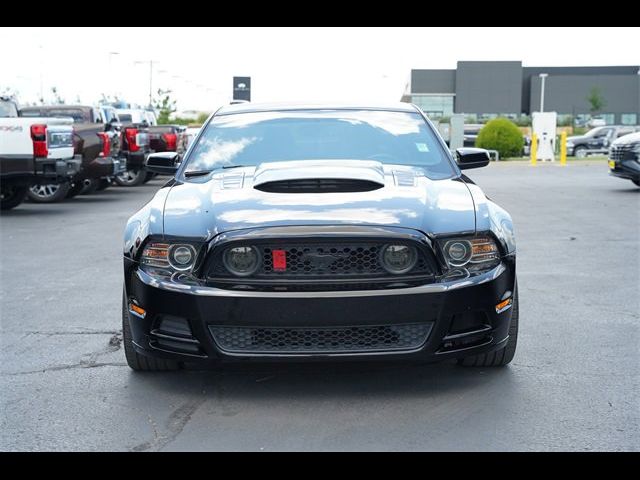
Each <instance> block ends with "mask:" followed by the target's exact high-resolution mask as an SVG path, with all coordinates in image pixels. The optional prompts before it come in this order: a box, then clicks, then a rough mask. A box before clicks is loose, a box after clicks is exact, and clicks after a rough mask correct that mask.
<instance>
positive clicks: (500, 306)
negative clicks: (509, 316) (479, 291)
mask: <svg viewBox="0 0 640 480" xmlns="http://www.w3.org/2000/svg"><path fill="white" fill-rule="evenodd" d="M512 303H513V299H512V298H507V299H506V300H504V301H502V302H500V303H499V304H497V305H496V313H502V312H504V311H505V310H507V309H508V308H509V307H510V306H511V304H512Z"/></svg>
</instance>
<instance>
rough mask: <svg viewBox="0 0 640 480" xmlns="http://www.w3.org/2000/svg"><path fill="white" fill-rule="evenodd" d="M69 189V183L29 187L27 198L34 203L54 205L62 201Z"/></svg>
mask: <svg viewBox="0 0 640 480" xmlns="http://www.w3.org/2000/svg"><path fill="white" fill-rule="evenodd" d="M69 189H70V186H69V182H65V183H48V184H41V185H33V186H31V187H29V191H28V192H27V196H28V197H29V200H31V201H32V202H35V203H55V202H60V201H62V200H64V199H65V198H66V197H67V193H69Z"/></svg>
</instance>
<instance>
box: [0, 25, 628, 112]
mask: <svg viewBox="0 0 640 480" xmlns="http://www.w3.org/2000/svg"><path fill="white" fill-rule="evenodd" d="M590 39H597V41H591V40H590ZM638 44H640V28H637V27H633V28H632V27H629V28H619V27H615V28H613V27H612V28H610V27H597V28H587V27H585V28H581V27H576V28H567V27H557V28H549V27H546V28H545V29H544V30H540V29H539V28H522V27H514V28H490V29H489V28H468V27H465V28H460V29H458V28H455V27H444V28H432V27H429V28H346V27H345V28H306V27H305V28H266V27H263V28H233V27H229V28H183V27H163V28H132V27H118V28H113V27H111V28H106V27H105V28H94V27H92V28H53V27H52V28H42V27H37V28H35V27H34V28H28V27H15V28H3V29H2V31H0V45H1V47H0V59H1V60H0V89H1V88H3V87H6V86H9V87H12V88H14V89H16V90H18V92H19V93H20V99H21V100H22V101H32V100H35V99H36V98H37V97H38V95H39V90H40V77H41V75H42V85H43V90H44V93H45V97H50V96H51V95H50V88H51V87H52V86H56V87H57V88H58V90H59V91H60V92H61V94H62V96H64V97H65V98H66V99H67V100H68V101H75V99H76V96H79V97H80V99H81V100H82V101H83V102H94V101H97V100H98V99H99V97H100V93H107V94H109V93H115V92H118V91H119V92H120V93H122V94H123V95H124V97H125V98H126V99H128V100H130V101H134V102H141V103H144V102H146V101H147V100H148V91H149V73H148V72H149V65H148V63H147V64H146V65H145V64H140V65H134V63H133V62H134V61H135V60H149V59H153V60H157V61H158V63H156V65H155V68H154V86H153V88H154V90H155V89H157V87H163V88H172V89H173V90H174V92H175V97H176V98H177V100H178V102H179V104H178V107H179V109H213V108H214V107H215V106H217V105H220V104H222V103H226V102H228V101H229V99H230V98H231V93H232V91H231V90H232V77H233V76H234V75H248V76H251V77H252V97H253V100H254V101H281V100H301V101H329V100H334V101H365V100H372V99H374V100H377V101H382V102H387V101H396V100H399V98H400V95H401V94H402V92H403V90H404V86H405V84H406V82H407V80H408V78H409V72H410V70H411V68H455V65H456V61H458V60H522V61H523V62H524V64H525V65H530V66H536V65H540V66H561V65H634V64H638V57H637V55H636V52H635V50H634V49H632V48H631V49H629V48H620V46H621V45H638ZM39 45H41V46H42V47H41V48H39ZM109 52H119V55H111V56H110V55H109ZM110 57H111V58H110ZM109 62H111V67H112V71H111V72H110V71H109V68H108V65H109ZM176 76H178V77H180V78H174V77H176ZM207 89H208V90H207Z"/></svg>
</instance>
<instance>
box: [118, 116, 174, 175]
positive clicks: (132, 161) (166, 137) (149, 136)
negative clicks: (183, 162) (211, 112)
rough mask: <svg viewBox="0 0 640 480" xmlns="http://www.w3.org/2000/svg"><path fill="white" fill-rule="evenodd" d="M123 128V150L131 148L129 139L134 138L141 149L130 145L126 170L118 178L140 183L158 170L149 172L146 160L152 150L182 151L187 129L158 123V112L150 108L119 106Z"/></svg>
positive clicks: (135, 143) (153, 151)
mask: <svg viewBox="0 0 640 480" xmlns="http://www.w3.org/2000/svg"><path fill="white" fill-rule="evenodd" d="M116 114H117V116H118V119H119V120H120V123H121V124H122V127H121V128H122V129H123V131H125V132H127V131H129V132H130V133H129V134H126V133H125V135H124V136H123V150H126V149H129V147H128V143H127V141H128V140H129V139H131V140H133V139H135V140H136V141H135V142H133V144H134V145H136V146H137V148H138V150H137V151H136V154H134V152H132V151H131V149H129V152H130V153H129V154H128V156H127V162H126V163H127V168H126V171H124V172H123V173H121V174H120V175H117V176H116V178H115V181H116V183H117V184H118V185H121V186H136V185H142V184H143V183H145V182H148V181H149V180H150V179H151V178H153V177H154V175H155V174H153V173H150V172H147V171H146V169H145V167H144V160H145V158H146V157H147V156H148V155H149V154H150V153H157V152H178V153H182V151H183V145H184V142H183V141H182V135H183V133H184V131H185V130H186V129H185V127H184V126H182V125H155V114H153V112H150V111H148V110H143V109H136V108H127V109H116Z"/></svg>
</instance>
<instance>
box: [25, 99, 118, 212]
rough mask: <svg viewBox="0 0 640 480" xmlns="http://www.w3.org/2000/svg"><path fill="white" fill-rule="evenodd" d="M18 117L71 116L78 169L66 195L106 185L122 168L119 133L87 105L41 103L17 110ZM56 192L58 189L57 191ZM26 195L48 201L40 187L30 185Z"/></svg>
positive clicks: (99, 112) (99, 113) (95, 110)
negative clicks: (80, 157) (80, 161)
mask: <svg viewBox="0 0 640 480" xmlns="http://www.w3.org/2000/svg"><path fill="white" fill-rule="evenodd" d="M19 113H20V116H21V117H33V116H50V117H71V118H73V131H74V134H73V136H74V147H75V152H76V153H77V154H80V155H82V168H81V170H80V172H79V173H78V174H77V175H76V176H75V177H74V178H73V181H72V183H71V186H70V188H69V189H68V191H67V192H66V196H67V197H74V196H76V195H78V194H80V193H91V192H94V191H96V190H103V189H105V188H107V187H108V186H109V184H110V183H111V179H112V178H113V176H115V175H117V174H118V173H120V172H121V171H122V170H123V169H124V165H122V166H121V162H120V160H119V148H120V132H119V131H118V130H117V129H116V128H112V127H113V123H106V121H105V119H104V117H103V115H102V112H101V111H100V109H99V108H95V107H91V106H87V105H43V106H37V107H25V108H22V109H20V112H19ZM57 193H59V192H57ZM29 198H31V199H32V200H34V201H39V202H48V201H51V198H50V195H48V194H47V192H46V191H43V190H42V189H35V188H32V189H31V190H30V192H29Z"/></svg>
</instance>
